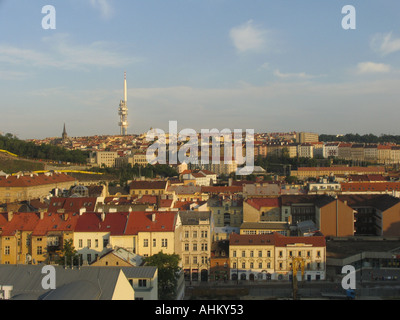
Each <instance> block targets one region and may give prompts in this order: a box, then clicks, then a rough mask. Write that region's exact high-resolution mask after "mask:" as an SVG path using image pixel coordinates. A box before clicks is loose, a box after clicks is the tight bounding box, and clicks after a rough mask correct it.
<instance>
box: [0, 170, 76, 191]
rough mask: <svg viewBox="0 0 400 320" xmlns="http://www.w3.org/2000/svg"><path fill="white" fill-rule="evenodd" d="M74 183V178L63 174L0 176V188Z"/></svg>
mask: <svg viewBox="0 0 400 320" xmlns="http://www.w3.org/2000/svg"><path fill="white" fill-rule="evenodd" d="M75 181H76V179H75V178H73V177H71V176H69V175H67V174H64V173H54V174H51V175H50V174H31V175H15V176H0V187H11V188H12V187H34V186H40V185H46V184H55V183H62V182H71V183H73V182H75Z"/></svg>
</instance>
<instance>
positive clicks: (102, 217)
mask: <svg viewBox="0 0 400 320" xmlns="http://www.w3.org/2000/svg"><path fill="white" fill-rule="evenodd" d="M105 218H106V214H105V212H102V213H101V221H104V219H105Z"/></svg>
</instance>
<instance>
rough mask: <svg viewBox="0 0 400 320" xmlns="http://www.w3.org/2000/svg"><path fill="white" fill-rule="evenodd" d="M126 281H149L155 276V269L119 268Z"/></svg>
mask: <svg viewBox="0 0 400 320" xmlns="http://www.w3.org/2000/svg"><path fill="white" fill-rule="evenodd" d="M121 269H122V271H123V273H124V274H125V277H126V278H127V279H133V278H136V279H137V278H143V279H151V278H153V277H154V276H155V275H156V272H157V267H153V266H145V267H122V268H121Z"/></svg>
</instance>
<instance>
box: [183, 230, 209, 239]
mask: <svg viewBox="0 0 400 320" xmlns="http://www.w3.org/2000/svg"><path fill="white" fill-rule="evenodd" d="M189 235H190V233H189V231H188V230H185V232H184V237H185V239H188V238H189ZM197 235H198V232H197V230H193V231H192V238H197ZM207 237H208V231H207V230H202V231H201V232H200V238H207Z"/></svg>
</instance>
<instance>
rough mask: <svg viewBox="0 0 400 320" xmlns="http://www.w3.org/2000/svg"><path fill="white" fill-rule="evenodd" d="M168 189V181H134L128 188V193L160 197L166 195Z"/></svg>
mask: <svg viewBox="0 0 400 320" xmlns="http://www.w3.org/2000/svg"><path fill="white" fill-rule="evenodd" d="M167 187H168V181H166V180H165V181H160V180H152V181H149V180H135V181H132V182H131V184H130V186H129V192H130V194H131V195H139V196H141V195H146V194H149V195H161V194H164V193H166V191H167Z"/></svg>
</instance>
